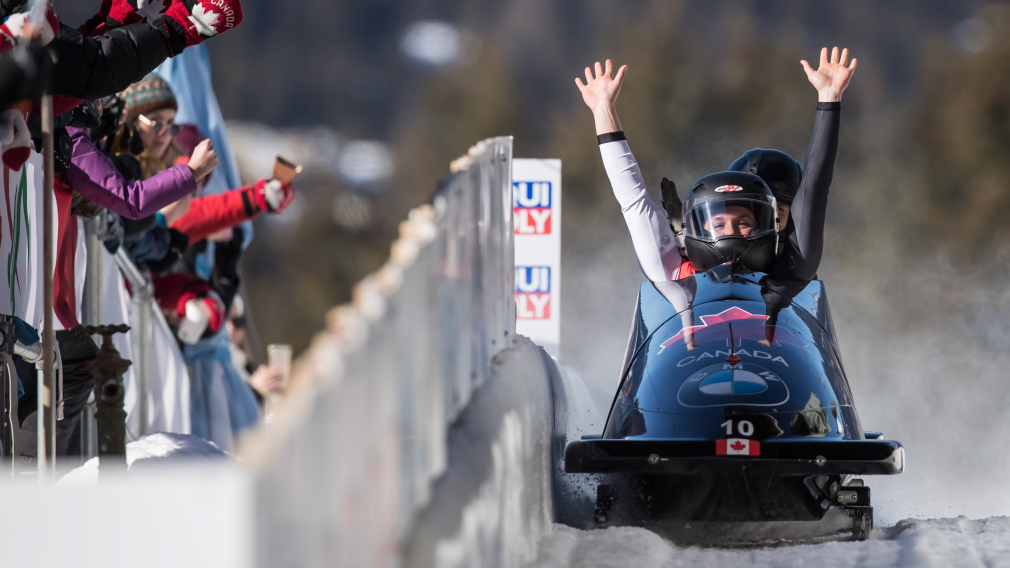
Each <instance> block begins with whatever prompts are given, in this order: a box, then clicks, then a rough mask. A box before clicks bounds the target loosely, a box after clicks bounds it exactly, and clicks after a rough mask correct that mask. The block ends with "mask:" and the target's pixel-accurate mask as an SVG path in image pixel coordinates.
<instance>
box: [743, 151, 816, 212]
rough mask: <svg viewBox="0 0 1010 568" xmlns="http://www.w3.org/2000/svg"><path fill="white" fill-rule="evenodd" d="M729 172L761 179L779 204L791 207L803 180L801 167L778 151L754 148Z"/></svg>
mask: <svg viewBox="0 0 1010 568" xmlns="http://www.w3.org/2000/svg"><path fill="white" fill-rule="evenodd" d="M729 171H731V172H747V173H750V174H754V175H756V176H758V177H759V178H761V179H763V180H764V182H765V183H766V184H768V187H769V188H771V190H772V195H774V196H775V199H777V200H778V202H779V203H784V204H785V205H792V203H793V198H794V197H796V192H797V191H798V190H799V189H800V179H802V178H803V166H801V165H800V163H799V162H797V161H796V160H794V159H793V157H792V156H790V155H789V154H786V153H785V152H780V151H778V150H764V149H762V148H754V149H753V150H747V151H746V152H744V154H743V156H740V157H739V158H737V159H736V161H735V162H733V163H732V164H730V165H729Z"/></svg>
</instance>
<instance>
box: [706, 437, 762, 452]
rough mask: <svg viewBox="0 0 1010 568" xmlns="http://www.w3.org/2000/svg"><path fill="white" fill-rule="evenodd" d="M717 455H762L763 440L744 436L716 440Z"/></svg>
mask: <svg viewBox="0 0 1010 568" xmlns="http://www.w3.org/2000/svg"><path fill="white" fill-rule="evenodd" d="M715 455H717V456H760V455H761V442H758V441H757V440H747V439H744V438H727V439H725V440H716V441H715Z"/></svg>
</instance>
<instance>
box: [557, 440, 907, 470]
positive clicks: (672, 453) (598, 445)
mask: <svg viewBox="0 0 1010 568" xmlns="http://www.w3.org/2000/svg"><path fill="white" fill-rule="evenodd" d="M724 442H726V441H725V440H724ZM728 443H729V444H730V445H732V444H733V443H737V444H739V445H740V447H741V450H742V451H747V450H743V448H744V443H743V441H738V442H732V441H730V442H728ZM750 445H753V444H748V446H750ZM719 453H720V450H719V441H715V440H582V441H578V442H572V443H571V444H569V445H568V447H567V449H566V450H565V471H567V472H569V473H673V474H680V475H692V474H703V473H707V472H709V471H712V470H715V469H718V468H720V467H741V466H744V467H747V468H749V469H751V470H755V471H757V470H765V469H767V470H772V471H774V472H775V473H776V474H778V475H781V476H790V475H794V476H806V475H832V474H836V475H893V474H897V473H901V472H902V471H903V470H904V468H905V450H904V448H902V447H901V444H899V443H897V442H892V441H886V440H853V441H830V442H828V441H806V440H804V441H799V440H789V441H774V440H765V441H760V442H758V443H757V444H756V450H754V453H755V454H757V455H718V454H719ZM723 453H724V454H725V451H723Z"/></svg>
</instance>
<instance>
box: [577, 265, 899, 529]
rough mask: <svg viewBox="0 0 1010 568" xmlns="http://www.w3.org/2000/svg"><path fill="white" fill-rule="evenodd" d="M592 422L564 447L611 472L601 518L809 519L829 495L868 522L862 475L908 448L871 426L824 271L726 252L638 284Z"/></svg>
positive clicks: (583, 463)
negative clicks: (621, 356)
mask: <svg viewBox="0 0 1010 568" xmlns="http://www.w3.org/2000/svg"><path fill="white" fill-rule="evenodd" d="M633 322H634V323H633V326H632V331H631V337H630V339H629V342H628V347H627V352H626V355H625V360H624V365H623V370H622V375H621V380H620V383H619V386H618V389H617V393H616V394H615V396H614V400H613V403H612V404H611V408H610V412H609V415H608V417H607V420H606V424H605V426H604V428H603V432H602V434H600V435H588V436H583V437H582V439H581V440H578V441H574V442H571V443H569V444H568V446H567V447H566V448H565V455H564V467H565V471H566V472H568V473H597V474H612V475H608V476H606V479H609V480H616V481H611V482H605V483H601V484H600V485H599V487H598V489H597V495H596V509H595V521H596V525H597V526H605V525H609V524H644V522H645V521H647V520H667V519H678V520H686V521H803V520H808V521H816V520H819V519H821V518H823V517H824V515H825V514H826V513H827V511H828V510H829V509H831V508H832V507H840V508H842V509H843V510H845V511H846V512H847V513H848V515H849V517H850V518H851V524H852V529H853V534H854V535H855V537H856V538H866V536H867V535H868V533H869V531H870V530H871V529H872V526H873V509H872V506H871V504H870V488H869V487H868V486H866V485H865V484H864V483H863V481H862V479H861V478H857V477H856V476H866V475H893V474H898V473H901V472H902V470H903V469H904V462H905V456H904V450H903V448H902V447H901V444H899V443H898V442H894V441H890V440H885V439H883V436H882V435H881V434H880V433H877V432H866V431H864V430H863V428H862V424H861V423H860V420H859V415H858V414H857V412H856V407H855V405H854V402H853V399H852V392H851V390H850V388H849V384H848V381H847V379H846V376H845V371H844V368H843V366H842V362H841V359H840V357H839V350H838V344H837V340H836V336H835V333H834V329H833V325H832V323H831V315H830V312H829V310H828V301H827V296H826V294H825V290H824V286H823V284H822V283H821V282H820V281H818V280H812V281H803V282H793V281H777V280H774V279H772V278H770V277H769V276H768V275H766V274H762V273H744V274H741V273H737V272H734V271H733V269H732V267H731V266H730V265H728V264H727V265H723V266H719V267H716V268H714V269H713V270H710V271H708V272H705V273H701V274H697V275H694V276H691V277H688V278H685V279H682V280H678V281H675V282H654V283H653V282H649V283H645V284H643V285H642V287H641V291H640V293H639V297H638V302H637V307H636V310H635V316H634V320H633Z"/></svg>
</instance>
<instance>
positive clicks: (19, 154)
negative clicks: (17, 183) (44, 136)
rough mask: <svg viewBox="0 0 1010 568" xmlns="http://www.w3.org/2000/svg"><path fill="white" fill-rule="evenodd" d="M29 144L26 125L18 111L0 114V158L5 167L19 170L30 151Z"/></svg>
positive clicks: (29, 139) (11, 110) (29, 136)
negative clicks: (0, 157)
mask: <svg viewBox="0 0 1010 568" xmlns="http://www.w3.org/2000/svg"><path fill="white" fill-rule="evenodd" d="M30 143H31V135H30V134H29V133H28V124H27V123H25V117H24V115H23V114H21V112H20V111H18V110H17V109H10V110H8V111H4V112H3V113H2V114H0V156H2V158H3V164H4V165H5V166H7V167H8V168H10V169H12V170H20V169H21V166H23V165H25V162H27V161H28V156H29V154H30V153H31V151H32V148H31V146H30V145H29V144H30Z"/></svg>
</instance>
